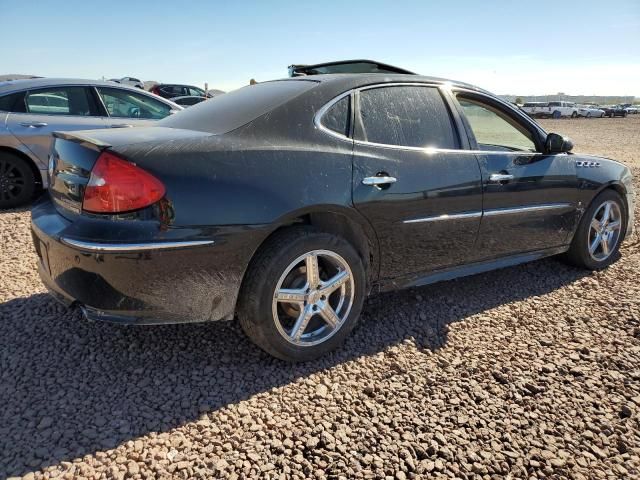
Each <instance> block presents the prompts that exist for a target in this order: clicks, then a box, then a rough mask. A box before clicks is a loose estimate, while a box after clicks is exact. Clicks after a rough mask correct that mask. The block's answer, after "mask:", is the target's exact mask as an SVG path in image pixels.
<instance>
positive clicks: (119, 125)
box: [111, 123, 133, 128]
mask: <svg viewBox="0 0 640 480" xmlns="http://www.w3.org/2000/svg"><path fill="white" fill-rule="evenodd" d="M130 127H133V125H129V124H128V123H118V124H116V125H111V128H130Z"/></svg>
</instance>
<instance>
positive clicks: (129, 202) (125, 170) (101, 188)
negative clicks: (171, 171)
mask: <svg viewBox="0 0 640 480" xmlns="http://www.w3.org/2000/svg"><path fill="white" fill-rule="evenodd" d="M164 193H165V188H164V185H162V183H161V182H160V180H158V179H157V178H155V177H154V176H153V175H151V174H150V173H147V172H145V171H144V170H142V169H141V168H139V167H136V166H135V165H134V164H133V163H131V162H128V161H126V160H123V159H122V158H120V157H117V156H116V155H114V154H112V153H109V152H102V153H101V154H100V156H99V157H98V160H96V164H95V165H94V166H93V169H92V170H91V178H89V183H88V184H87V187H86V189H85V191H84V199H83V201H82V209H83V210H84V211H86V212H91V213H121V212H130V211H131V210H138V209H140V208H144V207H148V206H149V205H152V204H154V203H156V202H157V201H158V200H160V199H161V198H162V197H163V196H164Z"/></svg>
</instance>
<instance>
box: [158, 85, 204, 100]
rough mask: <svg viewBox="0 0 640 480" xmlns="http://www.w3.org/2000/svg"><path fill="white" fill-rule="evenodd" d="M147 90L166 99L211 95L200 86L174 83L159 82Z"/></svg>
mask: <svg viewBox="0 0 640 480" xmlns="http://www.w3.org/2000/svg"><path fill="white" fill-rule="evenodd" d="M149 91H150V92H151V93H155V94H156V95H159V96H161V97H163V98H168V99H171V98H175V97H204V98H209V97H211V95H209V94H208V93H206V92H205V91H204V90H203V89H202V88H199V87H194V86H193V85H179V84H174V83H159V84H157V85H154V86H153V87H151V88H150V89H149Z"/></svg>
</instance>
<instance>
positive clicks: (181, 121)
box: [157, 80, 317, 135]
mask: <svg viewBox="0 0 640 480" xmlns="http://www.w3.org/2000/svg"><path fill="white" fill-rule="evenodd" d="M316 85H317V82H314V81H310V80H277V81H273V82H265V83H257V84H255V85H249V86H248V87H243V88H240V89H238V90H235V91H233V92H229V93H225V94H224V95H219V96H216V97H214V98H212V99H211V100H208V101H206V102H202V103H199V104H198V105H194V106H193V107H190V108H189V109H187V110H184V111H182V112H179V113H176V114H175V115H172V116H171V117H167V118H165V119H164V120H161V121H159V122H158V123H157V125H158V126H161V127H169V128H184V129H188V130H198V131H201V132H208V133H212V134H214V135H221V134H223V133H227V132H230V131H231V130H235V129H236V128H238V127H241V126H243V125H245V124H247V123H249V122H251V121H252V120H255V119H256V118H258V117H260V116H262V115H264V114H265V113H268V112H270V111H271V110H273V109H274V108H276V107H278V106H280V105H282V104H284V103H286V102H288V101H289V100H291V99H293V98H295V97H297V96H298V95H300V94H301V93H304V92H306V91H308V90H310V89H312V88H313V87H315V86H316Z"/></svg>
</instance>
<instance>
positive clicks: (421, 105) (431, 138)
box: [359, 86, 458, 148]
mask: <svg viewBox="0 0 640 480" xmlns="http://www.w3.org/2000/svg"><path fill="white" fill-rule="evenodd" d="M359 114H360V119H361V125H362V132H361V133H360V135H359V136H360V137H362V138H361V139H362V140H364V141H367V142H372V143H380V144H385V145H398V146H405V147H419V148H428V147H430V148H458V142H457V140H456V135H455V132H454V126H453V123H452V120H451V116H450V115H449V111H448V109H447V107H446V105H445V103H444V100H443V98H442V96H441V95H440V92H439V90H438V89H437V88H435V87H421V86H391V87H381V88H372V89H367V90H362V91H361V92H360V112H359Z"/></svg>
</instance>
